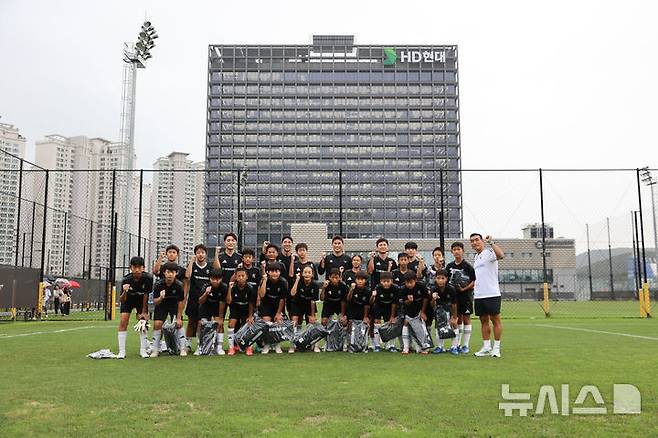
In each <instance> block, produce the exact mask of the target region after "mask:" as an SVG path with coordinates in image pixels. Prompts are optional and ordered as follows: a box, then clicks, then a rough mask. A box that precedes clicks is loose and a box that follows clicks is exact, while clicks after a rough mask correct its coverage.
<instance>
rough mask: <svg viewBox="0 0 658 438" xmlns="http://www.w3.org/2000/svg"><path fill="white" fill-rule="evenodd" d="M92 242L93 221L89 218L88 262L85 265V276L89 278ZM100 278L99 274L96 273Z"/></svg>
mask: <svg viewBox="0 0 658 438" xmlns="http://www.w3.org/2000/svg"><path fill="white" fill-rule="evenodd" d="M93 244H94V221H92V220H90V221H89V262H88V263H89V264H88V265H87V276H88V277H87V278H89V279H90V280H91V254H92V253H93V251H92V245H93ZM98 277H99V278H100V274H99V275H98Z"/></svg>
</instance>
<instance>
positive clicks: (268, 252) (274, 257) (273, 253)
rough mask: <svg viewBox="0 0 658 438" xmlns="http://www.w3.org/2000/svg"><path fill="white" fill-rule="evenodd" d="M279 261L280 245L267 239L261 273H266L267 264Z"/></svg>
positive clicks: (264, 245)
mask: <svg viewBox="0 0 658 438" xmlns="http://www.w3.org/2000/svg"><path fill="white" fill-rule="evenodd" d="M278 262H279V247H278V246H276V245H275V244H273V243H270V242H267V241H265V243H263V253H262V254H261V262H260V266H261V274H265V272H266V268H267V265H269V264H270V263H278Z"/></svg>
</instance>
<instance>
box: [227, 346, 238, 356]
mask: <svg viewBox="0 0 658 438" xmlns="http://www.w3.org/2000/svg"><path fill="white" fill-rule="evenodd" d="M235 350H236V348H235V347H231V348H229V349H228V355H229V356H235V353H236V351H235Z"/></svg>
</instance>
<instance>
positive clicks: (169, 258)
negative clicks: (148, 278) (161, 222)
mask: <svg viewBox="0 0 658 438" xmlns="http://www.w3.org/2000/svg"><path fill="white" fill-rule="evenodd" d="M179 253H180V251H179V250H178V247H177V246H176V245H169V246H168V247H167V249H165V250H164V251H162V253H161V254H160V257H158V258H157V259H155V263H153V275H155V276H156V277H157V278H158V279H159V280H164V278H165V275H164V265H165V264H166V263H174V264H176V266H177V268H176V280H178V281H180V282H181V283H182V282H184V281H185V268H184V267H182V266H179V265H178V262H177V260H178V254H179Z"/></svg>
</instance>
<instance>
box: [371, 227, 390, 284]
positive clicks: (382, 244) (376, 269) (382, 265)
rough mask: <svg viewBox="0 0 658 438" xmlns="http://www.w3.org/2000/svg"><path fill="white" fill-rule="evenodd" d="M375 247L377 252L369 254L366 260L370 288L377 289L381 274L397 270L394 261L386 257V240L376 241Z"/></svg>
mask: <svg viewBox="0 0 658 438" xmlns="http://www.w3.org/2000/svg"><path fill="white" fill-rule="evenodd" d="M375 246H376V247H377V250H376V251H373V252H371V253H370V259H369V260H368V274H370V284H371V285H372V286H371V287H372V288H375V287H377V285H378V284H379V275H380V274H381V273H382V272H392V271H393V270H394V269H395V268H397V265H396V264H395V260H393V259H392V258H390V257H389V256H388V240H386V239H384V238H383V237H382V238H380V239H377V243H376V244H375Z"/></svg>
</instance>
